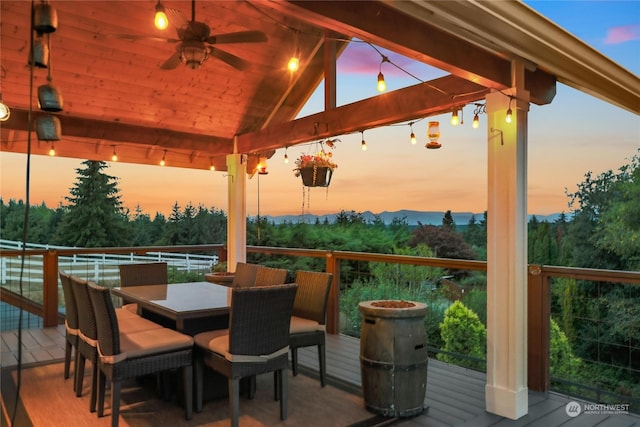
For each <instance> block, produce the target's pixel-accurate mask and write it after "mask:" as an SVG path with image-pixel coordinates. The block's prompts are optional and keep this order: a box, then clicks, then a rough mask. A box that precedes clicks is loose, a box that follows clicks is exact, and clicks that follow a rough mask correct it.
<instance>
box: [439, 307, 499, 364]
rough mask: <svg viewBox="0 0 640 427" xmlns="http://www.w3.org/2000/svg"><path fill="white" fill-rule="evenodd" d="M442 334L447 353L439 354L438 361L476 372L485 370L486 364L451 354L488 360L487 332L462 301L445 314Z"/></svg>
mask: <svg viewBox="0 0 640 427" xmlns="http://www.w3.org/2000/svg"><path fill="white" fill-rule="evenodd" d="M440 333H441V334H442V339H443V340H444V347H443V350H445V351H446V352H447V353H446V354H445V353H439V354H438V359H439V360H442V361H443V362H448V363H453V364H456V365H459V366H465V367H468V368H472V369H476V370H484V369H485V363H484V362H483V361H476V360H471V359H467V358H461V357H456V356H455V355H452V354H449V353H458V354H462V355H466V356H470V357H472V358H477V359H483V360H484V359H486V353H487V349H486V343H487V330H486V328H485V326H484V324H483V323H482V322H481V321H480V319H479V318H478V315H477V314H475V313H474V312H473V311H471V310H469V309H468V308H467V307H465V305H464V304H463V303H462V302H461V301H456V302H454V303H453V304H451V306H450V307H449V308H448V309H447V311H446V312H445V314H444V321H443V322H442V323H441V324H440Z"/></svg>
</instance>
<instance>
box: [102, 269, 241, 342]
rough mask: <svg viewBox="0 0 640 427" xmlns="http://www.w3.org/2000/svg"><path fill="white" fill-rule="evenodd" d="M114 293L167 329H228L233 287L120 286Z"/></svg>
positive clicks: (203, 284) (194, 284)
mask: <svg viewBox="0 0 640 427" xmlns="http://www.w3.org/2000/svg"><path fill="white" fill-rule="evenodd" d="M111 292H112V293H113V294H114V295H116V296H119V297H121V298H123V299H124V300H126V301H128V302H132V303H137V304H138V312H139V314H140V315H142V316H143V317H146V318H149V319H150V320H153V321H154V322H157V323H160V324H162V325H163V326H166V327H170V328H172V329H175V330H177V331H179V332H182V333H186V334H189V335H195V334H198V333H200V332H204V331H209V330H214V329H224V328H227V327H228V322H229V308H230V306H231V295H232V288H230V287H229V286H224V285H218V284H215V283H210V282H189V283H169V284H163V285H144V286H124V287H116V288H113V289H112V290H111Z"/></svg>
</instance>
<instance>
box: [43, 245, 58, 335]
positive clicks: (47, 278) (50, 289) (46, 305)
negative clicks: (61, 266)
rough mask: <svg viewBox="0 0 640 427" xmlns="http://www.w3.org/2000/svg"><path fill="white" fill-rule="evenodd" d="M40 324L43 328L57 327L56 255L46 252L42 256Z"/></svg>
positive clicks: (53, 251) (54, 252)
mask: <svg viewBox="0 0 640 427" xmlns="http://www.w3.org/2000/svg"><path fill="white" fill-rule="evenodd" d="M42 269H43V272H42V273H43V283H42V323H43V326H44V327H45V328H47V327H51V326H57V325H58V254H57V252H56V251H55V250H50V251H47V253H45V254H44V256H43V267H42Z"/></svg>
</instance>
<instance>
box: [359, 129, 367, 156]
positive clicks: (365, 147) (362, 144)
mask: <svg viewBox="0 0 640 427" xmlns="http://www.w3.org/2000/svg"><path fill="white" fill-rule="evenodd" d="M360 133H361V134H362V142H361V143H360V148H362V151H367V142H366V141H365V140H364V131H361V132H360Z"/></svg>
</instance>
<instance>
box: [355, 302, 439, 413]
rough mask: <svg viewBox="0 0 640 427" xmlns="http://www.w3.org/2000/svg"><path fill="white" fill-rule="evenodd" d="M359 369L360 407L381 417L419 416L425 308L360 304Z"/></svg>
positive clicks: (416, 304) (420, 305)
mask: <svg viewBox="0 0 640 427" xmlns="http://www.w3.org/2000/svg"><path fill="white" fill-rule="evenodd" d="M358 310H359V311H360V313H361V314H362V331H361V334H360V369H361V375H362V391H363V396H364V403H365V407H366V408H367V409H368V410H370V411H372V412H375V413H378V414H381V415H383V416H394V417H411V416H414V415H418V414H420V413H422V412H423V411H424V399H425V394H426V386H427V362H428V354H427V334H426V330H425V326H424V317H425V315H426V312H427V306H426V305H425V304H423V303H420V302H413V301H395V300H381V301H364V302H361V303H360V304H359V305H358Z"/></svg>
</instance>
